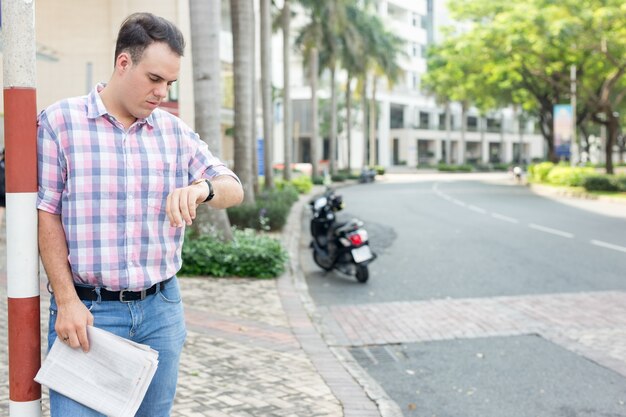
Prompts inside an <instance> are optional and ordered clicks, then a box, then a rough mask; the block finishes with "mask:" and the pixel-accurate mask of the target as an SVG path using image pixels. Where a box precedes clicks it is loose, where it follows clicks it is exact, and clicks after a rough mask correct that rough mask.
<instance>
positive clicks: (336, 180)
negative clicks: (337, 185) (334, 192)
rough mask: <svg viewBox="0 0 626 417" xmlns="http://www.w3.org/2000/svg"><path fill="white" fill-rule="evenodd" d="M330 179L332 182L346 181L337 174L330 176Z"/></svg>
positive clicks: (341, 175)
mask: <svg viewBox="0 0 626 417" xmlns="http://www.w3.org/2000/svg"><path fill="white" fill-rule="evenodd" d="M330 178H331V179H332V180H333V182H343V181H345V180H346V175H345V174H341V173H338V174H334V175H332V176H331V177H330Z"/></svg>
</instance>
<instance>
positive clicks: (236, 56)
mask: <svg viewBox="0 0 626 417" xmlns="http://www.w3.org/2000/svg"><path fill="white" fill-rule="evenodd" d="M230 13H231V21H232V32H233V72H234V86H235V171H236V172H237V175H238V176H239V179H240V180H241V183H242V185H243V190H244V203H245V204H252V203H254V188H253V187H254V178H253V175H254V173H253V162H252V158H253V155H252V154H253V152H252V138H251V137H250V136H251V133H252V123H253V114H252V95H253V91H252V90H253V85H254V83H253V79H254V78H253V72H252V69H253V61H254V59H253V55H252V51H253V39H254V30H253V29H254V24H253V21H254V16H253V13H254V8H253V4H252V0H230Z"/></svg>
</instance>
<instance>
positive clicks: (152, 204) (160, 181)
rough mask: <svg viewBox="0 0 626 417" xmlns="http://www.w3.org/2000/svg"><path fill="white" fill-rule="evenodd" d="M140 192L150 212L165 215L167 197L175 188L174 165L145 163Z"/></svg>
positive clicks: (161, 162) (158, 162)
mask: <svg viewBox="0 0 626 417" xmlns="http://www.w3.org/2000/svg"><path fill="white" fill-rule="evenodd" d="M144 166H146V167H148V168H147V169H148V173H147V175H145V178H144V184H143V187H142V188H143V189H142V192H143V193H144V196H145V198H146V199H147V203H148V207H149V208H150V210H151V211H152V212H157V213H165V207H166V204H167V196H168V195H169V193H171V192H172V191H173V190H174V189H175V188H176V184H177V181H176V165H175V164H173V163H169V162H163V161H147V163H146V164H145V165H144Z"/></svg>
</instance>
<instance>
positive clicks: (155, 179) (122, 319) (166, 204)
mask: <svg viewBox="0 0 626 417" xmlns="http://www.w3.org/2000/svg"><path fill="white" fill-rule="evenodd" d="M183 49H184V39H183V36H182V34H181V32H180V31H179V30H178V28H176V27H175V26H174V25H173V24H172V23H171V22H169V21H167V20H165V19H163V18H160V17H157V16H154V15H152V14H149V13H136V14H133V15H131V16H129V17H128V18H127V19H126V21H125V22H124V23H123V24H122V26H121V28H120V31H119V34H118V39H117V44H116V50H115V63H114V70H113V75H112V76H111V79H110V81H109V82H108V83H107V84H106V85H105V84H100V85H98V86H96V88H95V89H94V90H93V91H92V92H91V93H90V94H89V95H88V96H85V97H77V98H71V99H67V100H62V101H60V102H58V103H56V104H54V105H52V106H50V107H49V108H48V109H46V110H44V111H43V112H42V113H41V114H40V116H39V128H38V160H39V194H38V201H37V207H38V210H39V211H38V217H39V250H40V253H41V258H42V261H43V264H44V267H45V269H46V273H47V275H48V279H49V281H50V284H51V287H52V293H53V294H52V297H51V303H50V326H49V333H48V334H49V336H48V344H49V346H51V345H52V343H53V342H54V341H55V339H56V338H57V337H59V338H61V340H62V341H63V342H64V343H67V344H68V345H69V346H71V347H73V348H82V349H83V350H84V351H88V350H89V340H88V339H87V333H86V326H87V325H94V326H95V327H100V328H103V329H105V330H108V331H111V332H113V333H115V334H118V335H120V336H122V337H125V338H128V339H131V340H134V341H136V342H139V343H144V344H147V345H150V346H151V347H152V348H153V349H155V350H157V351H158V352H159V367H158V370H157V373H156V375H155V376H154V379H153V381H152V383H151V385H150V388H149V389H148V392H147V394H146V396H145V398H144V401H143V403H142V405H141V407H140V408H139V411H138V412H137V416H145V417H160V416H169V414H170V410H171V407H172V403H173V399H174V394H175V390H176V379H177V374H178V363H179V357H180V353H181V350H182V345H183V342H184V339H185V335H186V330H185V324H184V317H183V311H182V305H181V300H180V293H179V289H178V282H177V280H176V277H175V274H176V272H177V271H178V270H179V269H180V266H181V263H182V260H181V246H182V241H183V235H184V228H185V227H184V226H185V225H191V224H192V222H193V220H194V219H195V216H196V207H197V206H198V205H199V204H202V203H207V204H209V205H210V206H211V207H213V208H226V207H230V206H233V205H236V204H239V203H240V202H241V201H242V199H243V190H242V187H241V184H240V183H239V180H238V179H237V177H236V175H235V174H234V173H233V172H232V171H230V170H229V169H228V168H226V166H225V165H224V164H223V163H222V162H220V161H219V160H218V159H217V158H215V157H214V156H213V155H212V154H211V153H210V152H209V150H208V149H207V146H206V144H205V143H204V142H203V141H201V140H200V139H199V138H198V136H197V135H196V134H195V133H194V132H193V131H192V130H191V129H190V128H189V127H188V126H186V125H185V124H184V123H183V122H182V121H181V120H180V119H178V118H176V117H175V116H173V115H171V114H169V113H167V112H165V111H163V110H161V109H159V108H158V106H159V104H160V103H161V101H162V100H163V99H165V98H166V96H167V91H168V89H169V87H170V86H171V85H172V83H173V82H174V81H176V79H177V78H178V74H179V69H180V59H181V56H182V55H183ZM50 408H51V415H52V417H67V416H72V417H79V416H80V417H82V416H101V414H99V413H97V412H95V411H93V410H90V409H88V408H86V407H84V406H82V405H80V404H78V403H76V402H74V401H72V400H70V399H68V398H66V397H64V396H62V395H60V394H58V393H56V392H51V393H50Z"/></svg>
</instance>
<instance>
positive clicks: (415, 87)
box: [413, 74, 420, 90]
mask: <svg viewBox="0 0 626 417" xmlns="http://www.w3.org/2000/svg"><path fill="white" fill-rule="evenodd" d="M419 88H420V80H419V77H418V75H417V74H413V90H419Z"/></svg>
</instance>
